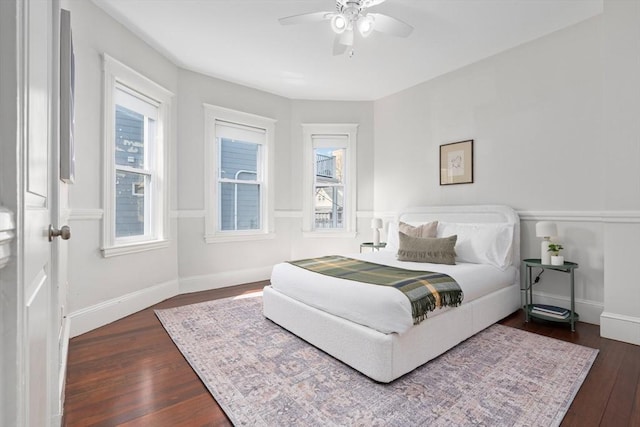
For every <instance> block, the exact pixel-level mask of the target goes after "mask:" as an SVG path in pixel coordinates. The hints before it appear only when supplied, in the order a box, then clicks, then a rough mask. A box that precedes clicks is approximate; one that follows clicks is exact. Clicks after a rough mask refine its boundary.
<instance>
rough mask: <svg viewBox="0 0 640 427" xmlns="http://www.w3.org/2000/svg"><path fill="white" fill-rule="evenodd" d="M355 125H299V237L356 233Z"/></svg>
mask: <svg viewBox="0 0 640 427" xmlns="http://www.w3.org/2000/svg"><path fill="white" fill-rule="evenodd" d="M357 130H358V125H357V124H351V123H338V124H324V123H318V124H306V123H305V124H303V125H302V136H303V159H304V179H303V183H302V185H303V188H304V192H303V218H304V219H303V224H302V225H303V230H302V231H303V235H304V236H305V237H353V236H354V235H355V232H356V189H357V185H356V158H357V150H356V148H357Z"/></svg>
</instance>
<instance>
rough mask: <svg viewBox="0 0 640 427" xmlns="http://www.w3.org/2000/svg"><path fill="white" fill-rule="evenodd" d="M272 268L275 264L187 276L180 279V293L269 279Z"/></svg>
mask: <svg viewBox="0 0 640 427" xmlns="http://www.w3.org/2000/svg"><path fill="white" fill-rule="evenodd" d="M272 269H273V266H267V267H259V268H250V269H243V270H236V271H225V272H223V273H215V274H206V275H203V276H192V277H187V278H184V279H180V286H179V291H180V292H179V293H181V294H188V293H191V292H200V291H208V290H211V289H219V288H226V287H228V286H234V285H241V284H244V283H251V282H259V281H262V280H268V279H269V277H271V270H272Z"/></svg>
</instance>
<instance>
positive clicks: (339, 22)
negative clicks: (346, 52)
mask: <svg viewBox="0 0 640 427" xmlns="http://www.w3.org/2000/svg"><path fill="white" fill-rule="evenodd" d="M331 29H332V30H333V32H334V33H336V34H342V33H344V30H346V29H347V18H345V17H344V16H343V15H342V14H340V13H338V14H336V15H334V16H333V18H331Z"/></svg>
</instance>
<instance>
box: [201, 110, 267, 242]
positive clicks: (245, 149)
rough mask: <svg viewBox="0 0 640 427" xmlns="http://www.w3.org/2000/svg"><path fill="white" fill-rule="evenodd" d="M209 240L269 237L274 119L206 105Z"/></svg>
mask: <svg viewBox="0 0 640 427" xmlns="http://www.w3.org/2000/svg"><path fill="white" fill-rule="evenodd" d="M205 123H206V134H205V138H206V143H205V146H206V147H207V153H206V154H205V158H206V171H207V177H206V179H207V185H206V186H205V187H206V191H207V195H206V197H207V208H206V211H207V213H206V215H207V219H206V235H205V240H206V241H207V242H209V243H212V242H221V241H236V240H254V239H260V238H271V237H273V234H272V229H273V227H272V225H271V223H272V218H273V215H272V209H273V203H272V200H273V191H270V187H269V183H270V181H271V180H270V179H269V176H270V175H269V172H270V171H271V169H272V168H270V167H269V161H270V160H271V159H272V157H273V156H271V155H270V153H271V152H272V150H273V143H272V141H271V138H272V136H273V131H274V125H275V121H274V120H272V119H269V118H265V117H260V116H255V115H252V114H247V113H242V112H239V111H233V110H229V109H226V108H222V107H216V106H212V105H205Z"/></svg>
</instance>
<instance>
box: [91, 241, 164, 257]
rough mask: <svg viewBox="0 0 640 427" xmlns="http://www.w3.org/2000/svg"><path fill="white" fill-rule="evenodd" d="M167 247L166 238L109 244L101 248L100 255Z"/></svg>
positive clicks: (125, 253)
mask: <svg viewBox="0 0 640 427" xmlns="http://www.w3.org/2000/svg"><path fill="white" fill-rule="evenodd" d="M168 247H169V241H168V240H152V241H148V242H137V243H129V244H126V245H118V246H109V247H105V248H102V256H103V257H105V258H110V257H114V256H119V255H128V254H134V253H138V252H146V251H152V250H155V249H163V248H168Z"/></svg>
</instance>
